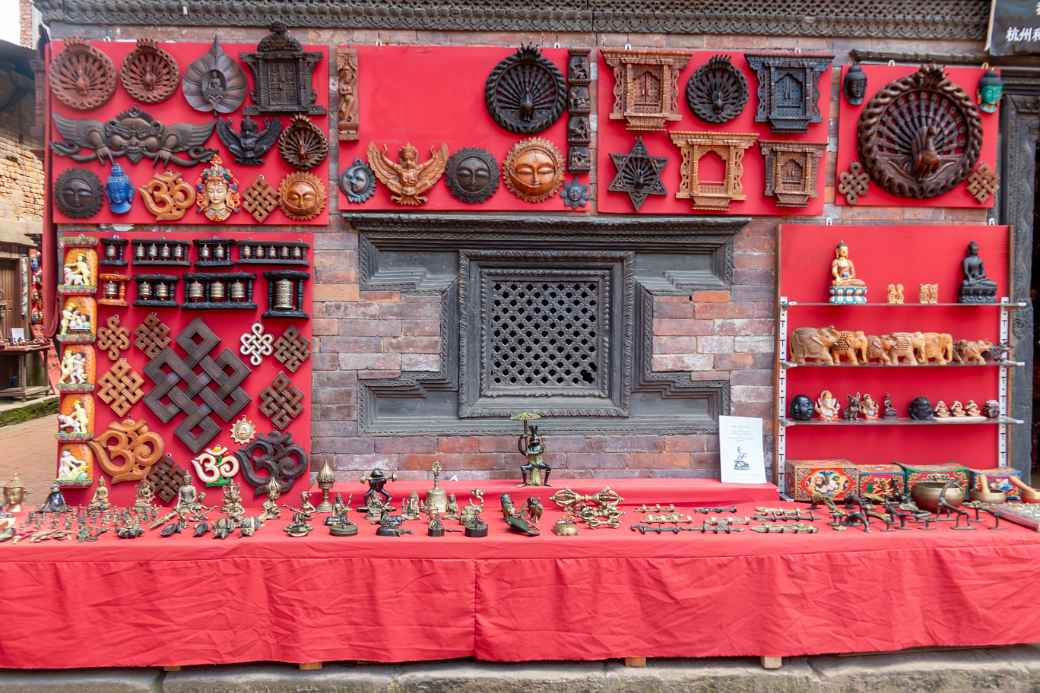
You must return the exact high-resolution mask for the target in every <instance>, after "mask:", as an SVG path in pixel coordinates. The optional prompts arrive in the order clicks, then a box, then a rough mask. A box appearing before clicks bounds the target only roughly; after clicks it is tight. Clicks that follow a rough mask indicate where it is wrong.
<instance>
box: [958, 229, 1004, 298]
mask: <svg viewBox="0 0 1040 693" xmlns="http://www.w3.org/2000/svg"><path fill="white" fill-rule="evenodd" d="M961 269H962V270H963V272H964V279H963V281H961V294H960V302H961V303H996V301H997V283H996V282H995V281H993V280H992V279H990V278H989V277H987V276H986V268H985V266H984V264H983V262H982V258H980V257H979V244H978V243H976V242H975V241H972V242H971V243H969V244H968V252H967V255H965V256H964V260H963V261H962V262H961Z"/></svg>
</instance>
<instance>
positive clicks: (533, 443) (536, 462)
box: [512, 411, 552, 486]
mask: <svg viewBox="0 0 1040 693" xmlns="http://www.w3.org/2000/svg"><path fill="white" fill-rule="evenodd" d="M540 418H542V417H540V416H539V415H538V414H532V413H531V412H526V411H525V412H520V413H519V414H517V415H515V416H513V417H512V420H513V421H522V422H523V424H524V431H523V433H521V434H520V437H519V438H517V440H516V447H517V449H518V450H519V451H520V454H521V455H523V456H524V457H526V458H527V462H526V463H525V464H522V465H520V475H521V477H522V478H523V482H522V483H521V484H520V485H521V486H548V485H549V475H550V474H551V473H552V467H550V466H549V465H548V464H546V463H545V461H544V460H543V459H542V456H543V454H544V453H545V446H544V445H543V444H542V436H541V435H540V434H539V433H538V427H537V426H535V425H534V424H530V423H529V422H530V421H537V420H538V419H540Z"/></svg>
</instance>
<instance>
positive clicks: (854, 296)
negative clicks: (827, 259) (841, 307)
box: [830, 241, 867, 303]
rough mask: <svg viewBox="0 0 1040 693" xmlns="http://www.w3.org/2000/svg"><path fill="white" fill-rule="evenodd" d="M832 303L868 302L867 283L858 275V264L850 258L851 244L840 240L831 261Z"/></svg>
mask: <svg viewBox="0 0 1040 693" xmlns="http://www.w3.org/2000/svg"><path fill="white" fill-rule="evenodd" d="M830 294H831V295H830V302H831V303H866V302H867V285H866V283H865V282H864V281H863V280H862V279H859V278H857V277H856V265H855V264H854V263H853V262H852V260H851V259H850V258H849V246H847V245H846V244H845V241H839V243H838V245H837V246H836V247H835V248H834V259H833V260H832V261H831V291H830Z"/></svg>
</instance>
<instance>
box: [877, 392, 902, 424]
mask: <svg viewBox="0 0 1040 693" xmlns="http://www.w3.org/2000/svg"><path fill="white" fill-rule="evenodd" d="M882 405H883V406H884V412H883V413H882V415H881V416H882V417H884V418H886V419H894V418H896V417H897V416H899V412H898V411H896V408H895V406H894V405H893V404H892V395H890V394H888V393H887V392H886V393H885V397H884V399H883V400H882Z"/></svg>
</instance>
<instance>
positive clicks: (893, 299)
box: [888, 284, 903, 305]
mask: <svg viewBox="0 0 1040 693" xmlns="http://www.w3.org/2000/svg"><path fill="white" fill-rule="evenodd" d="M888 302H889V303H894V304H900V305H901V304H902V303H903V285H902V284H889V285H888Z"/></svg>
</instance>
